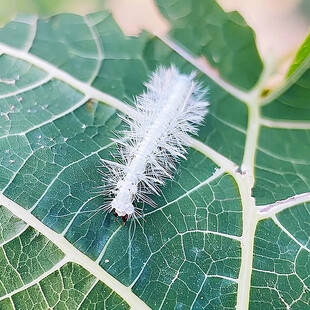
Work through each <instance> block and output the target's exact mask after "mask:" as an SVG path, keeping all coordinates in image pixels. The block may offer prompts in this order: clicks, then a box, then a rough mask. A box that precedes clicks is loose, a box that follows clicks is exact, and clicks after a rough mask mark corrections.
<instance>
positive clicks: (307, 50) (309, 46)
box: [286, 33, 310, 77]
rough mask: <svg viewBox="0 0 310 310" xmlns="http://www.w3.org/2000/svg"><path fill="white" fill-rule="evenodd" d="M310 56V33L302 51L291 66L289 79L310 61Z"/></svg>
mask: <svg viewBox="0 0 310 310" xmlns="http://www.w3.org/2000/svg"><path fill="white" fill-rule="evenodd" d="M309 56H310V33H309V34H308V36H307V37H306V39H305V41H304V42H303V43H302V45H301V47H300V49H299V50H298V52H297V54H296V56H295V59H294V61H293V63H292V64H291V66H290V68H289V70H288V71H287V75H286V76H287V77H290V76H291V75H292V74H293V73H294V72H295V71H296V70H297V69H298V68H299V67H300V66H301V65H302V64H303V63H304V62H306V61H308V62H309V61H310V60H309V59H308V58H309Z"/></svg>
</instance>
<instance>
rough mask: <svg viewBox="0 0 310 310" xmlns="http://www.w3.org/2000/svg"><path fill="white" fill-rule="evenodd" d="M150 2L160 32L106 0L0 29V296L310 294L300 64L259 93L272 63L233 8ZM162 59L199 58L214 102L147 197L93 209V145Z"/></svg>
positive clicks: (183, 301)
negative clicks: (130, 20)
mask: <svg viewBox="0 0 310 310" xmlns="http://www.w3.org/2000/svg"><path fill="white" fill-rule="evenodd" d="M158 3H159V5H160V9H161V11H162V12H163V14H164V16H165V17H167V18H168V20H169V22H170V23H171V33H170V34H169V35H168V36H167V37H164V38H158V37H155V36H153V35H151V34H149V33H146V32H143V33H141V34H140V35H139V36H138V37H127V36H125V35H124V34H123V33H122V32H121V30H120V28H119V27H118V25H117V24H116V22H115V21H114V19H113V17H112V16H111V15H110V14H109V13H108V12H97V13H93V14H90V15H87V16H84V17H82V16H78V15H73V14H60V15H56V16H53V17H51V18H48V19H38V20H36V19H35V18H34V17H32V16H29V15H20V16H18V17H17V18H16V19H15V20H14V21H12V22H11V23H8V24H7V25H5V26H4V27H3V28H2V29H0V41H1V42H0V54H1V56H0V68H1V71H0V190H1V194H0V204H1V205H2V206H1V208H0V244H1V248H0V309H28V308H29V309H47V308H53V309H127V308H128V309H129V308H133V309H150V308H151V309H236V308H237V309H307V307H308V304H309V296H310V295H309V294H310V290H309V286H310V283H309V279H308V278H309V277H308V275H309V272H310V270H309V266H310V264H309V261H310V255H309V238H308V236H309V234H310V225H309V223H310V215H309V213H310V212H309V206H310V189H309V188H310V169H309V167H310V160H309V155H308V154H309V151H310V147H309V145H310V122H309V119H310V117H309V116H310V115H309V104H307V102H308V98H309V96H310V78H309V77H310V75H309V74H310V73H309V72H310V68H309V65H308V66H307V65H306V62H305V61H304V62H303V64H302V65H301V66H300V67H299V68H298V69H296V70H295V72H294V73H293V74H292V75H291V76H290V77H289V78H288V79H287V80H286V81H285V82H284V84H283V85H281V86H280V87H279V88H278V89H277V90H275V91H274V92H272V93H270V94H269V95H268V96H267V97H265V98H261V97H260V94H261V92H262V90H263V89H264V85H265V83H266V81H267V79H268V78H269V77H270V72H269V71H270V70H269V68H268V66H266V65H265V69H264V70H263V72H262V68H263V64H262V61H261V59H260V56H259V54H258V52H257V49H256V46H255V41H254V39H255V38H254V33H253V31H252V30H251V29H250V28H249V27H248V26H247V25H246V24H245V22H244V21H243V19H242V18H241V17H240V15H238V14H237V13H224V12H223V10H222V9H221V8H220V7H219V6H218V5H217V4H216V3H215V2H214V1H211V0H208V1H194V0H192V1H181V0H174V1H165V2H164V1H158ZM189 34H190V35H189ZM195 56H199V57H200V56H204V57H206V58H207V60H208V62H209V63H210V65H212V66H213V68H211V67H210V66H208V65H204V64H202V62H199V61H198V60H197V59H196V58H195ZM171 64H175V65H176V66H177V67H178V68H179V69H180V70H181V71H182V72H185V73H189V72H191V71H192V70H195V71H196V72H197V79H198V80H199V81H200V82H201V83H202V84H203V86H204V87H208V88H209V95H208V96H209V101H210V103H211V104H210V108H209V113H208V115H207V117H206V120H205V123H204V125H203V126H201V128H200V131H199V136H198V137H196V138H195V139H194V138H191V139H190V142H191V148H190V149H189V150H188V154H187V160H183V161H182V162H181V163H180V164H179V166H178V168H177V171H176V173H175V176H174V178H173V179H172V180H170V181H167V182H166V184H165V185H164V186H162V188H161V189H162V194H161V195H160V196H156V197H154V200H155V201H156V203H157V205H158V207H157V208H155V209H154V208H152V207H150V206H147V205H146V206H144V208H143V213H144V220H145V221H140V223H136V222H133V221H128V222H127V223H126V225H125V226H123V225H122V223H120V222H118V221H115V220H114V217H113V215H112V214H109V213H105V212H103V211H102V210H100V206H102V205H103V203H104V200H105V197H103V195H101V194H100V193H98V187H100V186H101V185H102V180H101V176H100V174H99V173H98V171H97V170H98V166H99V165H100V158H110V156H111V155H110V152H111V151H113V150H114V149H115V145H114V143H113V142H112V141H111V138H113V137H114V132H115V131H117V130H121V129H123V128H124V124H123V122H122V119H121V118H120V114H125V115H126V114H128V115H130V116H132V115H133V113H132V112H133V110H132V107H131V106H132V102H133V98H134V96H135V95H137V94H139V93H141V92H142V91H143V90H144V86H143V83H144V82H145V81H146V80H147V77H148V75H149V74H150V73H151V72H152V71H153V70H154V69H155V68H156V67H157V66H158V65H164V66H170V65H171ZM214 68H215V69H217V70H218V71H219V73H220V75H214V70H213V69H214ZM236 86H238V87H239V88H238V87H236ZM249 88H251V91H245V90H244V89H249Z"/></svg>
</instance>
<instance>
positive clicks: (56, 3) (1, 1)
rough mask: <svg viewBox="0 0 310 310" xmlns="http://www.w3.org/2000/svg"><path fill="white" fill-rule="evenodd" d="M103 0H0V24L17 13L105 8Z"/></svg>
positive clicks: (47, 13) (42, 13)
mask: <svg viewBox="0 0 310 310" xmlns="http://www.w3.org/2000/svg"><path fill="white" fill-rule="evenodd" d="M105 3H106V1H104V0H0V25H3V24H5V23H7V22H8V21H9V20H11V19H13V18H14V16H15V15H16V14H17V13H32V14H36V15H39V16H50V15H54V14H57V13H60V12H72V13H78V14H87V13H90V12H93V11H98V10H102V9H104V8H105Z"/></svg>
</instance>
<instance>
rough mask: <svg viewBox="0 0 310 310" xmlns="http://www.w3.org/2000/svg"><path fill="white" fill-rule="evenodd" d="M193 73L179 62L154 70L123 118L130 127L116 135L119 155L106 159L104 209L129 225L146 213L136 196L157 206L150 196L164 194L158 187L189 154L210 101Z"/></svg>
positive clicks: (103, 160) (104, 165)
mask: <svg viewBox="0 0 310 310" xmlns="http://www.w3.org/2000/svg"><path fill="white" fill-rule="evenodd" d="M194 77H195V73H191V74H189V75H185V74H182V73H180V72H179V71H178V69H177V68H176V67H175V66H171V67H170V68H164V67H159V68H158V69H157V70H155V72H154V73H152V74H151V75H150V79H149V81H148V82H147V83H145V84H144V85H145V87H146V91H145V92H144V93H142V94H141V95H139V96H137V97H136V98H135V102H134V105H135V109H136V112H137V113H136V116H135V118H134V119H132V118H126V117H122V119H123V120H124V121H125V123H126V124H127V127H128V128H127V129H126V130H124V131H122V135H120V136H118V137H117V138H113V139H112V140H113V141H114V142H115V143H116V145H117V148H118V154H117V155H114V159H115V160H114V161H113V160H107V159H102V160H101V161H102V165H103V168H106V169H105V171H106V172H102V170H101V172H102V174H103V181H104V184H105V185H104V186H103V188H104V189H103V194H104V195H105V196H106V197H108V199H107V201H106V202H105V205H103V206H102V208H103V209H104V210H105V211H108V212H111V211H113V213H114V216H115V217H118V216H119V217H121V218H122V220H123V223H124V224H125V222H126V221H127V220H128V219H130V218H135V219H136V218H138V217H140V216H141V215H142V210H141V209H139V208H138V207H135V206H134V202H135V201H142V202H144V203H147V204H149V205H151V206H154V207H156V204H155V202H154V201H153V200H152V199H151V198H150V197H149V196H148V195H149V194H160V188H159V186H161V185H164V183H165V182H164V180H165V179H169V178H172V173H173V171H174V170H175V169H176V164H177V162H178V161H179V160H180V159H181V158H184V159H186V157H185V154H186V146H187V142H186V137H187V136H188V134H193V135H197V133H198V126H199V125H201V123H202V122H203V120H204V117H205V115H206V113H207V106H208V105H209V103H208V101H206V100H205V99H204V98H205V95H206V94H207V89H204V88H203V87H202V85H201V84H200V83H197V82H195V80H194Z"/></svg>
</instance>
